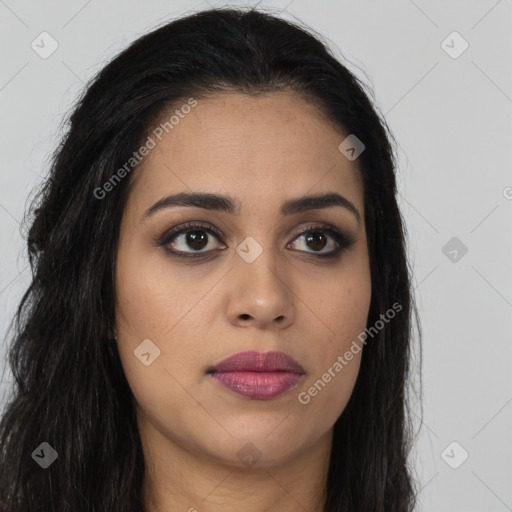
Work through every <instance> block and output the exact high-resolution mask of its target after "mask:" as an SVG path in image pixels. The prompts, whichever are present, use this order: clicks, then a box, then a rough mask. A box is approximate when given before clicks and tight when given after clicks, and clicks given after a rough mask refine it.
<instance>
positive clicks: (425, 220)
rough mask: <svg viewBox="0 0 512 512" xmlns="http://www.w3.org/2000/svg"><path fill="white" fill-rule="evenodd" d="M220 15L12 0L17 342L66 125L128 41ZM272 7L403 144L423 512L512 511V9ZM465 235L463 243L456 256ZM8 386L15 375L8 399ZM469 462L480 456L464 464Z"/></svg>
mask: <svg viewBox="0 0 512 512" xmlns="http://www.w3.org/2000/svg"><path fill="white" fill-rule="evenodd" d="M254 4H255V2H252V3H251V5H254ZM210 5H212V6H224V5H228V4H226V3H224V2H222V1H217V2H215V1H214V0H210ZM229 5H244V2H233V3H231V4H229ZM207 7H208V3H207V2H198V3H192V2H190V1H185V0H184V1H172V2H169V1H155V0H153V1H151V2H133V1H126V0H125V1H120V0H115V1H114V0H112V1H110V2H99V1H98V0H89V1H80V2H77V1H68V2H64V1H46V2H37V3H36V2H28V1H19V2H14V1H10V0H0V40H1V45H2V49H3V51H2V66H1V75H0V109H1V110H0V112H1V115H0V129H1V137H0V140H1V150H2V153H1V155H2V162H1V172H0V238H1V240H2V265H1V269H0V335H1V338H2V339H3V338H4V336H5V333H6V329H7V325H8V322H9V321H10V319H11V317H12V315H13V314H14V308H15V307H16V305H17V303H18V301H19V299H20V298H21V294H22V293H23V291H24V289H25V287H26V286H27V284H28V282H29V276H30V271H29V268H28V261H27V259H26V255H25V248H24V246H23V243H22V239H21V236H20V231H19V223H20V221H21V219H22V217H23V214H24V211H25V207H26V201H27V198H28V197H29V193H30V191H31V190H32V189H33V188H34V187H35V186H36V185H37V184H38V183H39V182H40V179H41V176H43V175H44V174H45V173H46V172H47V171H48V160H49V156H50V153H51V151H52V150H53V149H54V148H55V147H56V144H57V141H58V139H59V136H60V133H61V132H60V126H61V122H62V120H63V116H64V115H65V114H66V113H67V112H68V110H69V108H70V106H71V105H72V102H73V101H74V99H75V98H76V95H77V94H78V92H79V91H80V90H81V89H82V88H83V86H84V83H86V82H87V80H89V78H90V77H91V76H92V75H93V73H95V72H96V71H97V70H99V69H100V68H101V67H102V66H103V65H104V64H105V63H106V62H107V61H108V60H109V59H110V58H111V57H112V56H113V55H114V54H116V53H117V52H118V51H120V50H121V49H122V48H124V47H125V46H126V45H127V44H128V43H129V42H131V41H133V40H134V39H136V38H137V37H138V36H140V35H141V34H142V33H144V32H146V31H148V30H149V29H151V28H153V27H155V26H156V25H158V24H160V23H162V22H164V21H166V20H171V19H173V18H175V17H177V16H179V15H181V14H184V13H186V12H192V11H195V10H202V9H204V8H207ZM260 7H262V8H272V10H273V12H274V13H277V12H278V11H279V10H281V9H283V12H282V16H283V17H285V18H288V19H294V18H298V19H299V20H301V21H303V22H304V23H306V24H307V25H309V26H311V27H312V28H313V29H314V30H315V31H317V32H318V33H319V34H320V35H322V36H324V37H325V38H327V40H328V41H330V43H329V44H330V45H331V47H332V48H333V49H334V50H335V52H336V53H337V55H338V56H339V55H340V52H341V54H342V55H344V56H345V57H346V58H348V60H349V63H348V64H347V65H348V67H349V68H350V69H351V70H352V71H354V72H355V73H356V74H357V75H358V76H360V77H361V78H362V79H363V80H364V81H365V82H367V83H369V84H370V86H371V87H373V88H374V89H375V93H376V102H377V105H378V106H379V108H380V109H381V110H382V112H383V113H384V114H385V115H386V118H387V120H388V123H389V125H390V127H391V129H392V131H393V133H394V135H395V136H396V138H397V140H398V142H399V144H400V168H399V184H400V203H401V206H402V209H403V213H404V216H405V219H406V223H407V228H408V232H409V253H410V258H411V265H412V268H413V271H414V284H415V287H416V293H417V300H418V305H419V310H420V315H421V322H422V327H423V335H424V338H423V342H424V346H423V379H424V382H423V383H424V397H423V409H424V421H423V425H422V427H421V430H420V434H419V440H418V443H417V449H416V450H415V451H414V454H413V458H412V459H411V460H412V462H413V464H414V466H415V468H416V472H417V477H418V479H419V480H420V482H421V487H422V491H421V494H420V503H419V506H418V507H417V510H418V511H419V510H424V511H439V512H447V511H465V512H475V511H479V512H483V511H485V512H493V511H495V512H501V511H506V510H512V487H511V485H510V484H511V483H512V464H511V462H510V461H511V459H512V443H511V431H512V429H511V425H512V383H511V377H510V370H509V369H510V362H511V356H512V348H511V347H512V345H511V341H512V340H511V337H512V336H511V333H512V314H511V313H512V265H511V263H512V258H511V256H512V239H511V232H512V230H511V219H512V172H511V161H512V158H511V147H512V145H511V144H510V143H511V140H512V139H511V134H512V116H511V113H512V68H511V65H510V62H511V55H512V51H511V50H512V30H511V28H512V23H511V21H512V2H511V1H510V0H499V1H496V0H485V1H484V0H482V1H450V2H447V1H440V0H437V1H429V2H427V1H426V0H414V1H413V0H395V1H392V2H391V1H390V2H377V1H373V2H370V1H364V2H361V1H359V2H356V1H355V0H354V1H349V0H343V1H336V2H335V1H334V0H332V1H316V2H307V1H306V0H292V1H290V0H284V1H277V0H276V1H272V2H267V3H260ZM43 31H46V32H48V33H50V34H51V36H52V37H53V38H54V39H55V40H56V41H57V42H58V45H59V46H58V48H57V50H56V51H55V52H54V53H53V54H52V55H51V56H49V57H48V58H46V59H43V58H41V57H40V56H39V54H38V53H36V52H35V51H34V50H33V49H32V48H31V43H32V41H34V40H36V42H37V41H40V38H38V36H39V34H41V32H43ZM453 31H457V32H458V33H459V34H460V35H461V36H462V38H463V39H464V40H465V41H467V43H468V44H469V47H468V48H467V50H466V51H464V52H463V53H462V54H461V55H458V56H457V58H452V57H451V56H450V55H449V54H448V53H447V52H446V51H445V49H446V50H448V51H450V52H451V53H452V54H458V53H459V51H460V50H461V49H462V45H461V44H462V41H461V40H460V39H459V40H458V39H457V38H455V39H454V37H453V36H451V37H449V38H448V39H447V41H446V43H444V46H443V45H442V42H443V41H444V40H445V39H446V38H447V36H449V34H451V33H452V32H453ZM446 45H449V47H451V48H449V47H446ZM45 47H46V48H48V47H49V46H48V45H46V46H45ZM452 237H456V238H457V240H456V241H455V244H458V247H457V245H453V246H452V245H450V244H449V245H448V246H447V247H445V244H447V243H448V242H449V240H450V239H452ZM451 243H452V244H453V243H454V242H451ZM461 244H463V245H464V246H465V247H466V248H467V253H466V254H464V255H462V251H461V250H460V248H461V247H462V245H461ZM443 248H444V249H443ZM453 250H456V251H457V254H455V253H454V252H453ZM454 260H455V261H454ZM1 354H5V346H4V347H3V351H2V350H0V355H1ZM2 359H4V357H3V358H2ZM4 365H5V363H4ZM9 382H10V375H9V373H8V372H6V373H5V375H4V383H3V387H2V388H0V391H4V392H5V390H6V389H7V387H6V384H8V383H9ZM0 396H1V394H0ZM4 400H5V399H4ZM416 414H417V415H418V416H417V417H419V416H420V409H419V405H417V408H416ZM417 423H418V424H417V428H419V426H420V425H419V421H418V422H417ZM454 441H455V442H456V443H457V444H456V445H452V446H449V445H450V444H451V443H452V442H454ZM447 447H448V450H447V451H446V452H445V449H446V448H447ZM462 450H465V451H466V452H467V453H468V454H469V457H468V458H467V460H465V461H464V462H463V463H462V464H460V462H461V460H462V459H461V454H463V453H464V452H463V451H462ZM443 453H444V455H443ZM448 462H449V463H450V464H451V465H452V466H457V465H458V464H460V465H458V467H457V468H456V469H454V468H452V467H451V466H450V465H449V464H448Z"/></svg>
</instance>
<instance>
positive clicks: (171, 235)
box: [157, 222, 355, 258]
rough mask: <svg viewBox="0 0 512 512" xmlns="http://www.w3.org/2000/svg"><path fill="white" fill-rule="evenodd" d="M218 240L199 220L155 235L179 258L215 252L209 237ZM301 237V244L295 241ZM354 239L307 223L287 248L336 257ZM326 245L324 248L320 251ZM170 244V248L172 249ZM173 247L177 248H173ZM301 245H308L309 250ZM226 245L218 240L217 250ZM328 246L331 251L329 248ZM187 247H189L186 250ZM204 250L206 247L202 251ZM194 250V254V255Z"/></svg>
mask: <svg viewBox="0 0 512 512" xmlns="http://www.w3.org/2000/svg"><path fill="white" fill-rule="evenodd" d="M212 235H213V237H214V238H217V240H219V241H220V239H221V238H222V233H221V232H220V231H219V230H218V229H216V228H215V227H214V226H213V225H212V224H209V223H202V222H187V223H186V224H180V225H178V226H175V227H174V228H172V229H171V230H169V231H167V232H166V233H164V235H162V236H161V237H157V238H158V242H157V243H158V245H161V246H164V247H165V250H166V251H167V252H168V253H170V254H171V255H172V256H176V257H178V258H198V257H202V256H206V255H207V253H212V252H214V251H215V244H213V247H211V245H212V244H211V243H210V242H211V240H210V237H211V236H212ZM299 239H302V241H301V243H298V242H297V240H299ZM354 242H355V238H354V237H353V236H352V235H350V234H348V233H346V232H343V231H341V230H339V229H338V228H336V227H334V226H333V225H331V224H315V225H310V226H307V227H306V228H304V229H302V230H301V231H300V232H299V233H296V234H295V236H294V238H293V240H292V242H290V243H289V244H288V245H287V247H292V248H295V249H297V248H298V250H299V252H305V253H308V254H311V255H313V256H314V257H317V258H335V257H336V256H338V255H339V254H340V253H341V252H342V251H343V250H346V249H348V248H349V247H350V246H352V245H353V243H354ZM326 246H327V247H328V249H327V251H324V252H321V251H323V250H324V249H325V248H326ZM171 247H173V248H171ZM176 247H178V248H177V249H176ZM301 247H302V248H310V249H312V251H308V250H304V249H301ZM226 248H227V246H226V245H225V244H222V243H221V247H220V249H221V250H223V249H226ZM329 248H330V250H329ZM187 249H192V251H189V250H187ZM203 249H205V250H203ZM194 253H195V254H194Z"/></svg>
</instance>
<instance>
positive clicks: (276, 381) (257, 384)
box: [206, 350, 305, 400]
mask: <svg viewBox="0 0 512 512" xmlns="http://www.w3.org/2000/svg"><path fill="white" fill-rule="evenodd" d="M206 373H207V375H208V377H209V378H211V379H212V380H213V381H215V382H217V383H218V384H220V385H221V386H222V387H224V388H225V389H228V390H230V391H232V392H234V393H237V394H239V395H242V396H245V397H247V398H250V399H252V400H269V399H271V398H275V397H277V396H280V395H282V394H283V393H285V392H286V391H288V390H290V389H292V388H294V387H296V386H297V384H298V382H299V381H300V380H301V379H302V378H303V376H304V375H305V371H304V368H303V367H302V366H301V365H300V364H299V363H298V362H297V361H295V360H294V359H293V358H292V357H290V356H289V355H287V354H285V353H284V352H277V351H270V352H257V351H253V350H251V351H246V352H240V353H238V354H234V355H232V356H230V357H228V358H226V359H224V360H222V361H221V362H220V363H218V364H217V365H215V366H213V367H211V368H209V369H208V370H207V372H206Z"/></svg>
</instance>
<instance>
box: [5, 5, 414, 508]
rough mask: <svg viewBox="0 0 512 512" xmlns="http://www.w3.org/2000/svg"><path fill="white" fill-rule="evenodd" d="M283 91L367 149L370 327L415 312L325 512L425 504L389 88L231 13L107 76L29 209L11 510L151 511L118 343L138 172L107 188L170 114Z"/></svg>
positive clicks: (391, 335)
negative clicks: (120, 258) (50, 457)
mask: <svg viewBox="0 0 512 512" xmlns="http://www.w3.org/2000/svg"><path fill="white" fill-rule="evenodd" d="M280 90H293V91H296V92H297V93H299V94H301V95H302V96H303V97H305V98H306V99H307V100H308V101H309V102H312V103H314V104H315V105H317V106H318V108H320V109H321V111H322V112H323V114H324V115H325V116H326V118H329V119H330V120H332V121H334V122H335V123H336V124H337V125H338V126H339V127H341V128H342V130H343V131H344V132H345V133H346V134H354V135H355V136H356V137H357V138H359V139H360V140H361V141H363V143H364V144H365V150H364V151H363V153H362V154H361V155H360V156H359V158H358V163H359V166H360V170H361V174H362V177H363V181H364V199H365V221H366V233H367V240H368V250H369V254H370V265H371V280H372V298H371V305H370V311H369V316H368V325H369V326H373V325H374V324H375V323H376V322H377V321H378V320H379V319H380V318H381V317H380V315H381V314H382V313H384V312H385V311H387V310H389V309H390V308H391V305H392V304H394V303H398V304H400V305H401V311H400V312H399V313H397V314H396V317H395V318H394V319H393V320H391V321H389V322H387V323H386V324H385V325H384V327H383V328H382V329H380V330H378V333H377V334H375V335H374V336H373V338H372V339H371V340H369V341H368V343H367V344H366V346H365V349H364V351H363V356H362V361H361V367H360V373H359V377H358V379H357V382H356V385H355V388H354V391H353V394H352V396H351V398H350V400H349V402H348V404H347V406H346V408H345V410H344V411H343V413H342V414H341V416H340V417H339V418H338V420H337V422H336V424H335V427H334V438H333V447H332V453H331V459H330V466H329V473H328V484H327V499H326V505H325V512H341V511H345V512H347V511H353V512H356V511H365V512H366V511H372V512H390V511H392V512H406V511H407V512H409V511H411V510H412V509H413V507H414V502H415V499H416V492H415V480H414V478H413V477H412V470H411V468H410V467H409V462H408V454H409V451H410V449H411V448H412V442H413V441H414V439H415V437H414V435H413V423H412V418H411V403H410V398H409V388H408V384H409V383H410V382H411V378H410V375H411V372H410V362H411V360H412V358H411V357H410V356H411V355H412V352H411V346H412V340H413V337H414V336H413V329H412V326H413V324H412V313H413V312H414V313H415V317H416V322H417V325H418V334H421V333H420V329H419V321H418V318H417V317H418V315H417V311H416V307H415V305H414V297H413V293H412V286H411V280H410V275H411V273H410V268H409V265H408V261H407V257H406V245H405V244H406V242H405V238H406V230H405V227H404V224H403V220H402V217H401V214H400V211H399V208H398V204H397V198H396V195H397V188H396V182H395V167H396V160H397V159H396V155H395V151H394V146H393V144H392V142H391V141H393V140H394V139H393V137H392V135H391V134H390V130H389V128H388V127H387V125H386V122H385V120H384V119H383V118H382V115H381V114H378V113H377V109H376V107H374V106H373V105H372V103H373V102H372V101H371V100H370V96H372V97H373V93H372V91H371V90H370V89H369V88H367V86H366V85H364V84H363V83H362V81H361V80H359V79H357V78H356V77H355V75H354V74H352V73H351V72H350V71H349V70H348V69H347V68H346V67H345V66H343V65H342V64H341V63H340V62H339V60H338V59H337V58H336V57H335V56H334V54H333V53H332V52H331V50H329V49H328V48H327V47H326V45H325V44H324V43H323V42H321V41H320V39H319V38H318V37H316V36H315V35H313V34H312V33H310V32H308V31H307V30H306V29H305V28H304V27H301V25H300V24H298V23H295V22H293V23H292V22H287V21H284V20H282V19H279V18H278V17H274V16H272V15H270V14H268V13H264V12H261V11H256V10H255V9H227V8H226V9H212V10H207V11H202V12H199V13H194V14H192V15H189V16H187V17H183V18H181V19H178V20H175V21H173V22H171V23H167V24H165V25H163V26H161V27H160V28H158V29H156V30H154V31H152V32H151V33H149V34H147V35H144V36H143V37H141V38H139V39H138V40H137V41H135V42H134V43H133V44H131V45H130V46H129V47H128V48H127V49H126V50H124V51H123V52H122V53H120V54H119V55H118V56H117V57H116V58H114V59H113V60H112V61H111V62H110V63H109V64H108V65H107V66H106V67H104V68H103V69H102V70H101V71H100V72H99V73H98V74H97V76H95V77H94V79H93V80H92V82H91V83H90V84H89V85H88V87H87V88H86V90H85V91H84V93H83V95H82V96H81V97H80V99H79V100H78V102H77V105H76V108H75V109H74V111H73V113H72V114H71V116H70V120H69V127H68V130H67V133H66V135H65V136H64V138H63V140H62V143H61V145H60V146H59V147H58V149H57V150H56V152H55V154H54V156H53V159H52V162H51V169H50V173H49V175H48V177H47V178H46V180H45V182H44V183H43V185H42V186H41V188H40V189H39V191H38V194H37V195H36V197H35V198H34V200H33V202H32V204H31V207H30V211H29V212H27V215H28V214H30V216H31V218H30V219H27V217H26V218H25V221H27V220H30V226H29V229H28V236H27V248H28V256H29V261H30V267H31V272H32V281H31V284H30V286H29V288H28V289H27V291H26V292H25V294H24V295H23V298H22V300H21V302H20V304H19V307H18V309H17V312H16V315H15V318H13V322H11V325H10V326H9V332H11V331H12V343H11V344H10V346H9V352H8V360H9V365H10V368H11V370H12V372H13V376H14V387H13V391H12V396H11V397H10V400H9V401H8V403H7V405H6V407H5V410H4V414H3V417H2V420H1V423H0V509H1V510H2V511H4V512H7V511H8V512H27V511H45V512H49V511H59V512H71V511H80V512H82V511H95V512H107V511H108V512H111V511H113V510H115V511H116V512H123V511H126V512H141V511H142V510H143V508H142V501H141V491H142V483H143V478H144V457H143V452H142V446H141V442H140V438H139V432H138V428H137V423H136V418H135V412H134V411H135V409H134V404H133V396H132V393H131V390H130V388H129V386H128V383H127V380H126V378H125V376H124V373H123V368H122V365H121V362H120V358H119V354H118V351H117V346H116V342H115V340H114V339H113V336H112V330H113V327H114V325H115V324H114V318H115V317H114V304H115V285H114V283H115V281H114V276H115V262H116V254H117V248H118V237H119V227H120V221H121V217H122V214H123V210H124V207H125V203H126V199H127V194H128V192H129V190H130V185H131V184H132V182H133V178H134V176H135V175H136V168H135V169H134V170H133V171H131V174H130V175H129V176H128V177H126V178H124V179H122V180H118V181H119V182H116V183H115V186H113V188H115V190H113V191H111V192H109V193H108V194H104V196H100V195H99V194H98V190H99V188H101V187H103V185H104V184H105V183H106V182H107V181H109V180H110V179H111V178H112V176H113V175H114V173H115V172H116V171H117V170H118V169H119V168H121V167H122V166H123V164H126V162H127V161H129V159H130V158H131V157H132V155H133V152H134V151H135V150H136V149H137V148H139V147H140V146H141V143H142V141H144V140H146V138H147V136H148V133H149V130H151V127H154V124H155V122H156V120H157V119H159V117H160V116H161V115H162V113H163V112H165V111H166V109H168V108H169V106H171V105H173V106H174V105H178V104H183V100H185V102H186V99H187V98H190V97H192V96H193V97H194V98H196V99H198V98H201V97H204V96H206V95H210V94H212V93H215V92H217V91H236V92H242V93H245V94H261V93H265V92H274V91H280ZM111 183H112V182H111ZM420 337H421V336H420ZM42 442H47V443H48V444H49V445H50V446H51V447H53V448H54V449H55V450H56V451H57V453H58V459H57V461H56V462H55V463H53V464H51V465H50V466H49V467H48V468H46V469H43V468H42V467H40V465H39V464H36V462H35V459H34V457H33V452H34V450H35V449H36V448H37V447H38V446H39V445H40V444H41V443H42Z"/></svg>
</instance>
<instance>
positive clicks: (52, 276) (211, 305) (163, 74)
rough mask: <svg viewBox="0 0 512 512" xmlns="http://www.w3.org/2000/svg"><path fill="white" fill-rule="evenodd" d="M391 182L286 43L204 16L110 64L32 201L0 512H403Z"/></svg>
mask: <svg viewBox="0 0 512 512" xmlns="http://www.w3.org/2000/svg"><path fill="white" fill-rule="evenodd" d="M394 168H395V157H394V154H393V151H392V146H391V143H390V139H389V138H388V131H387V129H386V124H385V121H384V120H382V119H381V118H380V117H379V116H378V115H377V113H376V111H375V109H374V108H373V106H372V104H371V102H370V100H369V99H368V96H367V95H366V93H365V92H364V88H363V86H362V85H361V83H360V82H359V81H358V80H357V79H356V78H355V77H354V76H353V75H352V74H351V73H350V72H349V71H348V70H347V69H346V68H345V67H344V66H343V65H342V64H341V63H339V62H338V61H337V60H336V59H335V58H334V57H333V56H332V55H331V54H330V53H329V51H328V50H327V48H326V47H325V46H324V45H323V44H322V43H321V42H320V41H318V40H317V39H316V38H315V37H314V36H312V35H310V34H309V33H308V32H307V31H306V30H305V29H303V28H300V27H299V26H296V25H294V24H291V23H288V22H285V21H283V20H280V19H278V18H275V17H272V16H270V15H268V14H264V13H261V12H258V11H255V10H248V11H243V10H234V9H221V10H217V9H216V10H210V11H204V12H200V13H198V14H194V15H192V16H188V17H185V18H182V19H179V20H177V21H174V22H172V23H169V24H167V25H164V26H162V27H161V28H159V29H157V30H155V31H153V32H152V33H149V34H147V35H145V36H144V37H141V38H140V39H139V40H137V41H135V42H134V43H133V44H132V45H131V46H130V47H129V48H127V49H126V50H125V51H123V52H122V53H121V54H120V55H119V56H117V57H116V58H115V59H114V60H113V61H112V62H111V63H110V64H108V65H107V66H106V67H105V68H104V69H103V70H102V71H101V72H100V73H99V74H98V76H97V77H96V78H95V79H94V81H93V82H92V84H90V86H89V87H88V89H87V90H86V91H85V93H84V95H83V97H82V98H81V99H80V101H79V103H78V105H77V107H76V109H75V111H74V112H73V114H72V116H71V119H70V127H69V131H68V133H67V135H66V137H65V140H64V141H63V143H62V145H61V146H60V147H59V149H58V151H57V152H56V155H55V158H54V160H53V163H52V168H51V172H50V176H49V177H48V179H47V181H46V183H45V185H44V187H43V188H42V189H41V191H40V195H39V196H38V200H37V201H36V202H35V203H34V206H33V214H34V218H33V222H32V224H31V227H30V230H29V233H28V250H29V257H30V263H31V266H32V270H33V280H32V283H31V285H30V287H29V289H28V291H27V292H26V294H25V295H24V297H23V299H22V302H21V304H20V306H19V309H18V311H17V316H16V322H15V332H14V335H13V340H12V346H11V349H10V353H9V362H10V365H11V368H12V371H13V374H14V377H15V381H16V388H15V390H14V393H13V396H12V399H11V401H10V402H9V403H8V404H7V406H6V408H5V412H4V416H3V418H2V422H1V425H0V447H1V450H0V453H1V465H0V466H1V469H0V497H1V507H2V510H5V511H9V512H16V511H24V512H26V511H43V510H44V511H59V512H64V511H113V510H115V511H127V512H138V511H145V512H160V511H164V510H165V511H168V510H173V511H174V510H183V511H185V510H189V511H194V510H197V511H220V510H222V511H229V510H234V509H235V508H236V510H244V511H248V512H254V511H266V510H273V509H279V510H282V511H296V510H308V511H312V512H320V511H325V512H335V511H337V512H341V511H343V512H348V511H351V512H355V511H372V512H378V511H380V512H383V511H386V512H390V511H393V512H402V511H404V512H405V511H411V510H412V509H413V506H414V501H415V492H414V485H413V484H414V482H413V479H412V477H411V474H410V469H409V467H408V463H407V455H408V453H409V450H410V447H411V440H412V432H411V422H410V416H409V406H408V398H407V383H408V376H409V354H410V344H411V317H412V313H413V312H414V313H415V312H416V310H415V307H414V302H413V296H412V290H411V286H410V277H409V271H408V265H407V260H406V251H405V230H404V226H403V223H402V219H401V215H400V212H399V209H398V206H397V201H396V184H395V174H394V172H395V171H394Z"/></svg>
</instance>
